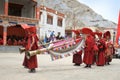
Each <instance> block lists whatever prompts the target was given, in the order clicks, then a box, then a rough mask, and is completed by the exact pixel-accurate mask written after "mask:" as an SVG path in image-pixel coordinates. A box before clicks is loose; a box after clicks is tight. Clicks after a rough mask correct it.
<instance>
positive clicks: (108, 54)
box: [104, 31, 114, 65]
mask: <svg viewBox="0 0 120 80" xmlns="http://www.w3.org/2000/svg"><path fill="white" fill-rule="evenodd" d="M104 38H105V40H106V42H105V43H106V50H105V63H106V64H107V65H110V62H111V61H112V57H113V54H114V46H113V43H112V41H110V39H111V34H110V32H109V31H106V32H105V33H104Z"/></svg>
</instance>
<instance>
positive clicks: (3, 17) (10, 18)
mask: <svg viewBox="0 0 120 80" xmlns="http://www.w3.org/2000/svg"><path fill="white" fill-rule="evenodd" d="M0 20H2V21H8V22H11V23H26V24H38V20H37V19H34V18H25V17H17V16H6V15H0Z"/></svg>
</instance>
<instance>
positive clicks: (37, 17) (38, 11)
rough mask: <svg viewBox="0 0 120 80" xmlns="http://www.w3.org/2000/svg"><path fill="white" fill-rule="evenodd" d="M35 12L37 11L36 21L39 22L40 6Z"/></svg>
mask: <svg viewBox="0 0 120 80" xmlns="http://www.w3.org/2000/svg"><path fill="white" fill-rule="evenodd" d="M35 10H36V19H38V20H39V18H40V8H39V7H38V6H36V9H35Z"/></svg>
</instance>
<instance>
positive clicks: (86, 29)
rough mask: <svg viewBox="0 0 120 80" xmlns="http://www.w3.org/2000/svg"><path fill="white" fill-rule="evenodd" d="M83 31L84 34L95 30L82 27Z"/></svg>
mask: <svg viewBox="0 0 120 80" xmlns="http://www.w3.org/2000/svg"><path fill="white" fill-rule="evenodd" d="M81 32H82V33H83V34H93V31H92V30H91V29H90V28H82V30H81Z"/></svg>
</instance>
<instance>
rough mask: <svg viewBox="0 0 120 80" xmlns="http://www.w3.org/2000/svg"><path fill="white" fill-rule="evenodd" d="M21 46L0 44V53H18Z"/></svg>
mask: <svg viewBox="0 0 120 80" xmlns="http://www.w3.org/2000/svg"><path fill="white" fill-rule="evenodd" d="M20 47H22V46H0V53H19V48H20Z"/></svg>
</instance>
